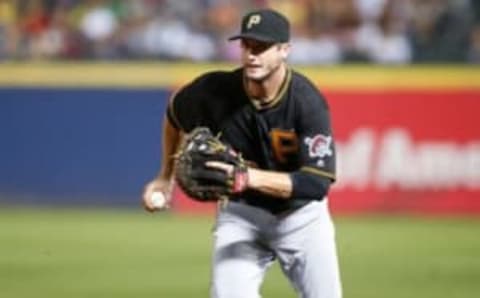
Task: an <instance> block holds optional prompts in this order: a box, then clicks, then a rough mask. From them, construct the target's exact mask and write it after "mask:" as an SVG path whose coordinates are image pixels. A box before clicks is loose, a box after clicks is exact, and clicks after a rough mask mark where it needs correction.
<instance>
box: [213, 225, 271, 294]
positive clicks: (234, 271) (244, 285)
mask: <svg viewBox="0 0 480 298" xmlns="http://www.w3.org/2000/svg"><path fill="white" fill-rule="evenodd" d="M272 261H273V253H272V252H271V251H270V250H268V249H266V248H265V247H263V246H261V245H259V244H258V242H257V241H256V234H255V232H254V230H253V229H251V228H250V227H248V226H244V225H242V224H241V223H240V224H239V223H235V222H228V221H227V222H224V223H217V227H216V229H215V231H214V249H213V257H212V266H213V270H212V288H211V296H212V297H215V298H234V297H239V298H257V297H260V294H259V290H260V286H261V283H262V281H263V277H264V275H265V271H266V269H267V268H268V267H269V266H270V264H271V263H272Z"/></svg>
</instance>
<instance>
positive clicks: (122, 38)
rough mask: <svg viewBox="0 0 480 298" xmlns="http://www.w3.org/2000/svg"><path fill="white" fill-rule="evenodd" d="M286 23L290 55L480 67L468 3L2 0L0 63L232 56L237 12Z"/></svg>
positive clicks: (474, 12)
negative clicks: (258, 12)
mask: <svg viewBox="0 0 480 298" xmlns="http://www.w3.org/2000/svg"><path fill="white" fill-rule="evenodd" d="M266 6H268V7H272V8H275V9H277V10H279V11H281V12H283V13H285V14H286V15H287V16H288V17H289V18H290V20H291V23H292V31H293V36H294V38H293V40H292V41H293V43H294V44H295V47H294V50H293V53H292V56H291V61H292V62H293V63H299V64H338V63H348V62H358V61H361V62H369V63H380V64H409V63H422V62H456V63H478V62H479V61H480V37H479V36H480V5H479V3H478V1H473V0H299V1H293V0H270V1H269V0H246V1H238V0H200V1H173V0H171V1H170V0H158V1H156V0H137V1H130V0H125V1H122V0H85V1H79V0H16V1H15V0H1V1H0V59H1V60H32V59H33V60H38V59H47V60H92V59H93V60H141V59H161V60H169V61H171V60H184V61H232V60H235V59H236V57H237V55H238V49H237V47H235V46H232V45H231V44H228V43H225V42H224V41H225V39H226V38H227V37H228V36H230V35H232V34H233V33H235V32H236V31H237V29H238V28H237V27H238V26H237V25H238V24H239V21H240V18H241V16H242V15H243V14H244V13H245V12H246V11H247V10H250V9H252V8H258V7H266Z"/></svg>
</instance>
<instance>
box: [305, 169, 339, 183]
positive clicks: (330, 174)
mask: <svg viewBox="0 0 480 298" xmlns="http://www.w3.org/2000/svg"><path fill="white" fill-rule="evenodd" d="M300 171H302V172H307V173H311V174H314V175H318V176H323V177H327V178H330V179H333V180H336V178H335V175H334V174H332V173H329V172H326V171H322V170H319V169H317V168H314V167H301V168H300Z"/></svg>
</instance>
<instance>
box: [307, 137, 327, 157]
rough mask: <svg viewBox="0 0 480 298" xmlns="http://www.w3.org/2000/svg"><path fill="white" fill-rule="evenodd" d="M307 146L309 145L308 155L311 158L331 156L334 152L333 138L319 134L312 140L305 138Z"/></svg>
mask: <svg viewBox="0 0 480 298" xmlns="http://www.w3.org/2000/svg"><path fill="white" fill-rule="evenodd" d="M305 144H307V145H308V155H309V156H310V157H311V158H314V157H319V158H323V157H325V156H331V155H332V154H333V152H332V148H331V145H332V137H331V136H325V135H322V134H318V135H315V136H313V137H312V138H309V137H307V138H305Z"/></svg>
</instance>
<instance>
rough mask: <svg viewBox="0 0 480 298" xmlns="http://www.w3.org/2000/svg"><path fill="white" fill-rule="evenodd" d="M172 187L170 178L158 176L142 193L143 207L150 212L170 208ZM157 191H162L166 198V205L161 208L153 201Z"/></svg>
mask: <svg viewBox="0 0 480 298" xmlns="http://www.w3.org/2000/svg"><path fill="white" fill-rule="evenodd" d="M170 187H171V183H170V181H168V180H165V179H161V178H156V179H154V180H152V181H150V182H149V183H147V184H146V185H145V188H144V189H143V194H142V204H143V208H144V209H145V210H146V211H148V212H155V211H159V210H165V209H168V208H169V207H170V206H169V205H170ZM155 192H161V193H163V195H164V196H165V198H166V204H165V206H163V207H161V208H159V207H157V206H154V204H153V202H152V195H153V193H155Z"/></svg>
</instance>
